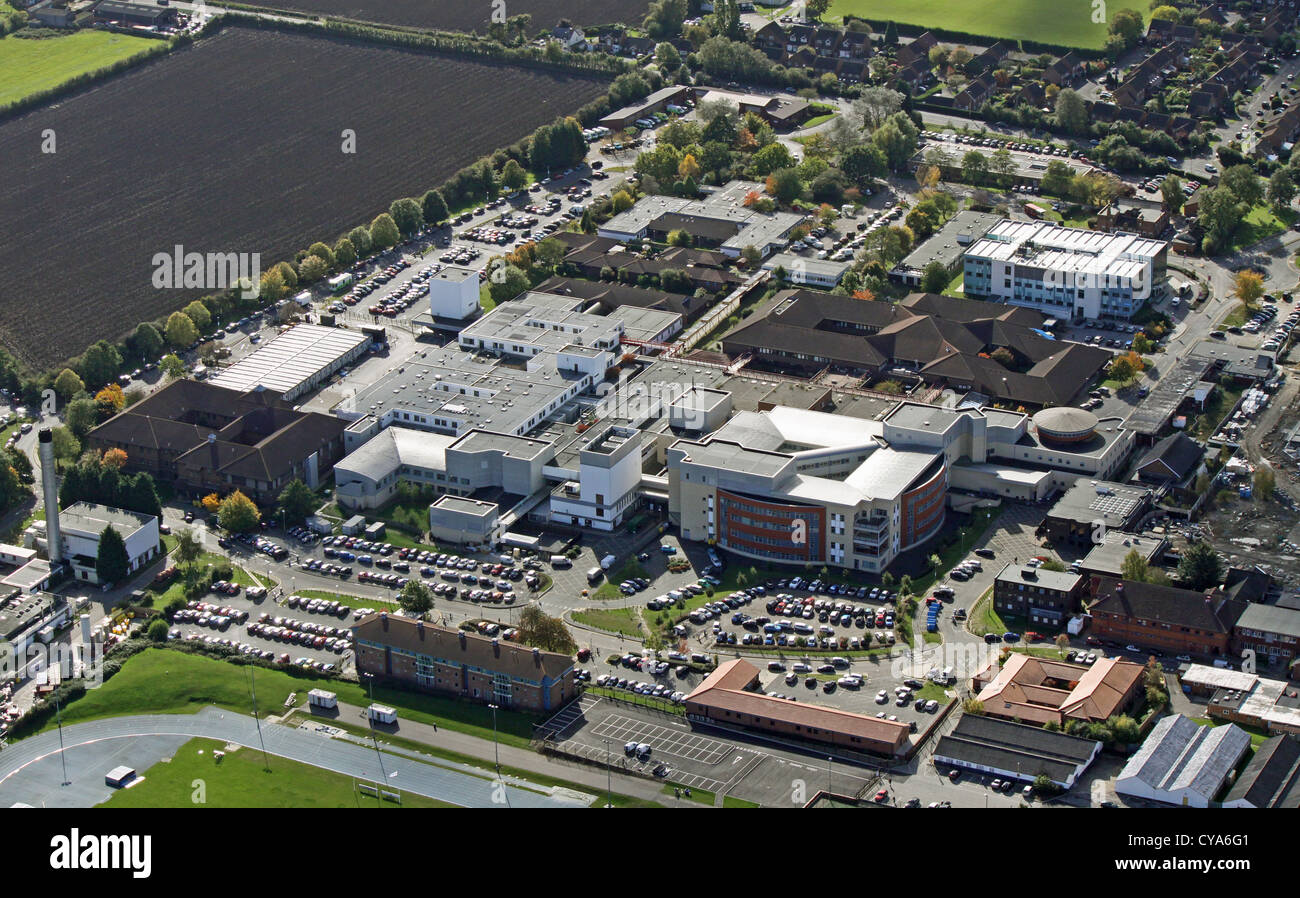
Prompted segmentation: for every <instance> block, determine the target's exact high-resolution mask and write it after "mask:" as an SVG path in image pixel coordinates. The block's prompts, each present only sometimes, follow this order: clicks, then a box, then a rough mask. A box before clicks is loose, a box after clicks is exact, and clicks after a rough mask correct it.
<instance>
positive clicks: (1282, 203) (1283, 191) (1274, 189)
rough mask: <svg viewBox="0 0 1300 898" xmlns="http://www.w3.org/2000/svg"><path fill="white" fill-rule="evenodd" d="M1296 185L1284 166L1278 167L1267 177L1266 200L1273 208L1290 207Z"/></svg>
mask: <svg viewBox="0 0 1300 898" xmlns="http://www.w3.org/2000/svg"><path fill="white" fill-rule="evenodd" d="M1295 195H1296V186H1295V181H1293V180H1292V179H1291V175H1290V174H1289V173H1288V172H1287V170H1286V169H1284V168H1279V169H1278V170H1277V171H1275V172H1273V174H1272V176H1271V177H1269V179H1268V193H1267V197H1268V201H1269V202H1270V203H1272V205H1273V208H1274V209H1276V210H1278V211H1281V210H1283V209H1286V208H1288V207H1290V205H1291V201H1292V200H1293V199H1295Z"/></svg>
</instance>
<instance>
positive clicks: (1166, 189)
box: [1160, 175, 1187, 212]
mask: <svg viewBox="0 0 1300 898" xmlns="http://www.w3.org/2000/svg"><path fill="white" fill-rule="evenodd" d="M1160 198H1161V199H1162V200H1164V203H1165V207H1166V208H1167V209H1168V210H1169V211H1170V212H1181V211H1182V209H1183V205H1184V204H1185V203H1186V202H1187V197H1186V195H1185V194H1184V193H1183V182H1182V179H1181V178H1179V177H1178V176H1177V175H1170V176H1169V177H1167V178H1165V180H1164V182H1163V183H1162V184H1161V185H1160Z"/></svg>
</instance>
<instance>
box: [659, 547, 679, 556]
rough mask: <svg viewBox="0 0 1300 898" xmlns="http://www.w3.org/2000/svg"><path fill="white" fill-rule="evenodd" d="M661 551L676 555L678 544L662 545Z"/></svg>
mask: <svg viewBox="0 0 1300 898" xmlns="http://www.w3.org/2000/svg"><path fill="white" fill-rule="evenodd" d="M659 551H660V552H663V553H664V554H665V555H676V554H677V547H676V546H660V547H659Z"/></svg>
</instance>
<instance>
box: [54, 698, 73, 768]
mask: <svg viewBox="0 0 1300 898" xmlns="http://www.w3.org/2000/svg"><path fill="white" fill-rule="evenodd" d="M53 695H54V716H55V718H56V719H57V720H58V722H59V760H60V761H62V762H63V782H62V783H61V784H60V785H64V786H70V785H72V781H71V780H70V779H68V759H67V757H66V756H65V755H64V754H63V712H62V711H61V710H60V709H59V690H58V689H55V690H54V693H53Z"/></svg>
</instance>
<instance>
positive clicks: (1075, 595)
mask: <svg viewBox="0 0 1300 898" xmlns="http://www.w3.org/2000/svg"><path fill="white" fill-rule="evenodd" d="M1085 587H1086V581H1085V579H1084V578H1083V577H1082V576H1080V575H1079V574H1071V573H1067V572H1064V571H1045V570H1043V569H1042V568H1033V567H1029V566H1027V565H1021V564H1008V565H1005V566H1004V567H1003V568H1002V570H1001V571H999V572H998V575H997V577H995V578H994V580H993V607H994V608H996V609H997V611H998V613H999V614H1014V615H1018V616H1020V617H1023V618H1025V620H1027V621H1028V622H1029V623H1030V624H1034V625H1038V626H1045V627H1053V628H1055V629H1058V630H1059V629H1061V628H1063V627H1064V626H1065V624H1066V622H1067V621H1068V620H1069V618H1070V617H1071V616H1072V615H1074V613H1075V612H1077V611H1078V610H1079V607H1080V600H1081V599H1082V598H1083V596H1084V594H1085V592H1086V589H1085Z"/></svg>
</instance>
